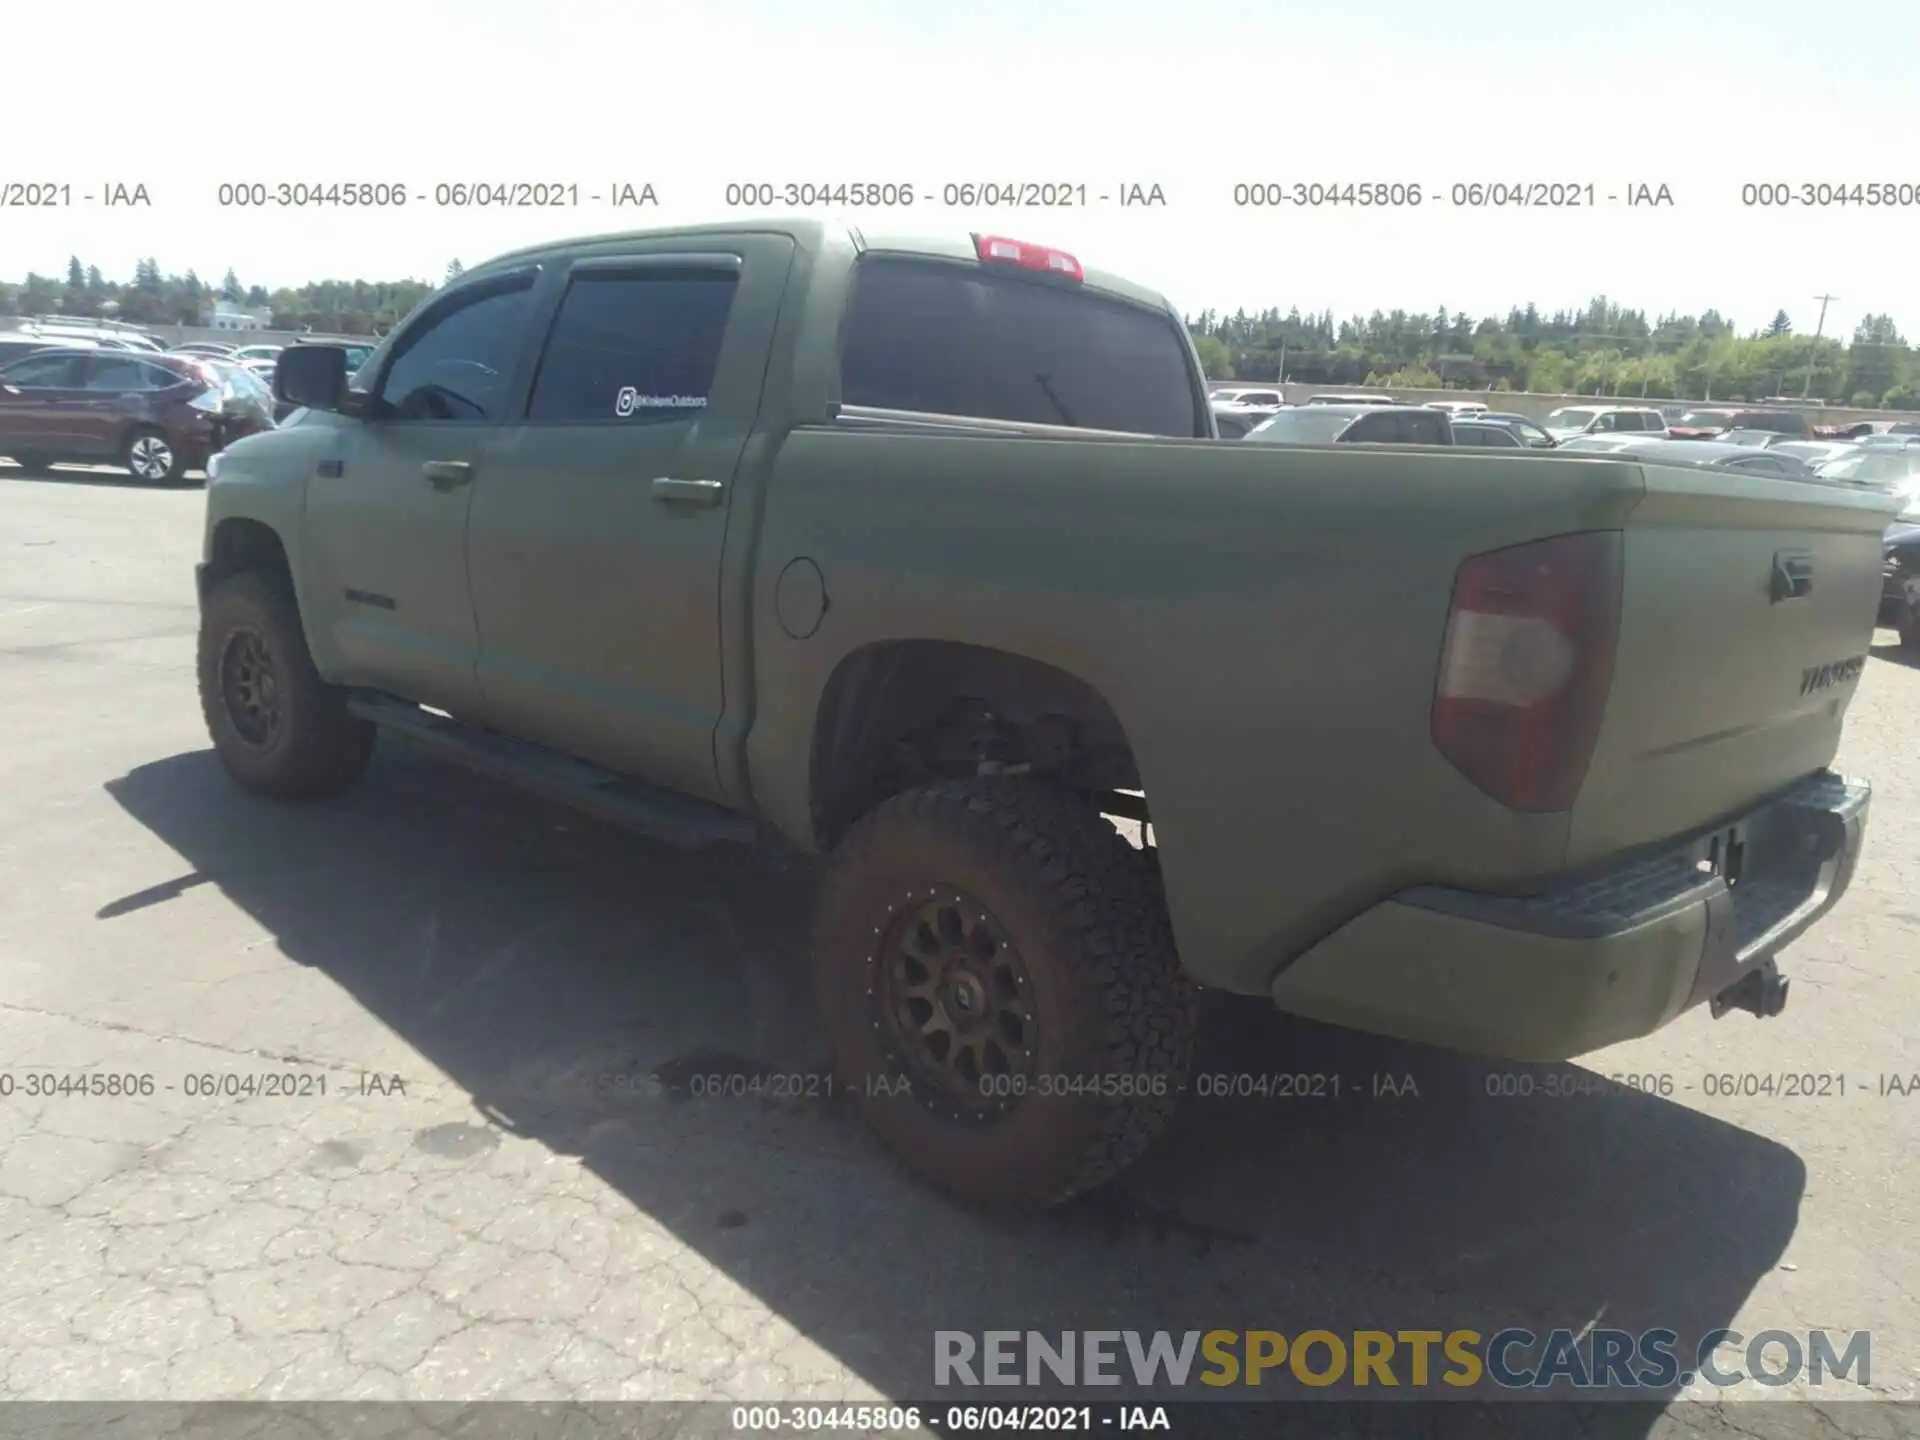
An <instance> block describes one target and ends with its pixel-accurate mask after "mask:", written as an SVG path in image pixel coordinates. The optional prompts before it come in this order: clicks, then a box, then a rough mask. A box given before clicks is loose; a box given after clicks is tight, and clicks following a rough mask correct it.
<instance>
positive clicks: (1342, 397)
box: [1307, 390, 1400, 405]
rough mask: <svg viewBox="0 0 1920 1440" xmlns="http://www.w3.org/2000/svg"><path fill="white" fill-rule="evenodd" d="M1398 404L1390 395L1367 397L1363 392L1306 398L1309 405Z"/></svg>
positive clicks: (1328, 393)
mask: <svg viewBox="0 0 1920 1440" xmlns="http://www.w3.org/2000/svg"><path fill="white" fill-rule="evenodd" d="M1399 403H1400V402H1399V401H1398V400H1396V399H1394V398H1393V396H1391V395H1369V394H1366V393H1365V392H1364V391H1359V392H1355V393H1353V394H1345V393H1342V392H1338V391H1332V390H1330V391H1328V392H1327V393H1326V394H1324V395H1309V396H1308V397H1307V404H1309V405H1398V404H1399Z"/></svg>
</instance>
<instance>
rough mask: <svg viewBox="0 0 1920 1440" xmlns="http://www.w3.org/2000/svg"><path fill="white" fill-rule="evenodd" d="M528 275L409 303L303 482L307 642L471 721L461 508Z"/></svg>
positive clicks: (512, 349)
mask: <svg viewBox="0 0 1920 1440" xmlns="http://www.w3.org/2000/svg"><path fill="white" fill-rule="evenodd" d="M537 278H538V273H537V272H536V271H533V270H527V271H522V272H518V273H514V274H509V275H505V276H493V277H488V278H486V279H475V280H472V281H469V282H468V283H467V284H465V285H463V286H460V287H458V288H456V289H454V290H450V291H448V292H447V294H446V295H445V297H444V298H442V299H440V300H438V301H437V302H436V303H435V304H434V305H433V306H432V307H431V308H430V309H428V310H426V311H424V312H423V313H421V314H420V315H419V316H417V317H416V318H415V319H414V320H413V321H412V322H411V323H410V324H409V325H408V327H407V330H406V332H405V333H404V334H402V335H401V336H399V337H398V338H397V339H396V340H395V342H394V346H393V349H392V351H391V352H390V354H389V356H388V358H387V360H386V361H385V362H384V363H383V365H382V367H381V373H380V374H379V375H377V376H373V377H368V378H369V379H370V384H369V387H368V394H367V395H366V396H365V397H363V401H362V403H361V405H360V415H359V417H358V418H343V419H342V420H340V421H339V422H337V424H336V426H335V434H336V435H337V437H338V446H337V450H336V451H335V452H334V453H333V454H331V455H329V456H327V457H326V458H324V459H322V460H321V462H320V465H319V470H318V473H317V474H316V475H315V476H314V477H313V478H312V480H310V481H309V483H308V488H307V513H306V522H305V527H304V545H305V551H306V553H305V555H304V557H303V565H304V568H305V570H306V574H307V577H308V580H309V583H310V584H311V586H312V587H313V597H312V599H310V600H309V604H310V605H312V608H311V609H310V612H309V613H310V614H312V615H314V616H316V617H324V618H323V619H322V621H321V624H322V628H323V630H324V633H323V634H322V635H321V636H320V637H319V639H320V645H319V646H316V649H322V648H323V649H324V653H325V656H326V658H327V659H328V660H329V661H331V668H332V669H334V670H336V671H337V672H338V673H339V675H340V676H341V678H343V679H345V680H346V681H348V683H351V684H356V685H366V686H371V687H373V688H376V689H382V690H390V691H392V692H393V693H395V694H397V695H401V696H403V697H405V698H406V699H409V700H416V701H419V702H421V703H423V704H427V705H434V706H437V707H439V708H441V709H444V710H447V711H449V712H451V713H453V714H455V715H457V716H459V717H460V718H462V719H469V720H480V719H483V718H484V716H483V713H482V711H483V707H482V703H481V702H482V696H481V691H480V686H479V682H478V680H477V679H476V676H475V665H476V662H477V659H478V656H479V632H478V630H477V629H476V627H475V624H474V611H473V596H472V593H471V590H470V588H469V585H468V581H467V550H466V541H467V521H468V514H469V511H470V509H471V507H472V505H473V501H474V496H475V495H476V494H477V493H478V492H479V490H480V489H481V488H483V487H484V486H485V484H486V483H487V476H486V474H485V471H484V467H483V463H482V455H483V451H484V450H485V447H486V442H487V440H488V439H489V438H490V437H492V436H494V435H497V434H499V433H501V429H502V427H503V425H504V423H505V420H506V417H507V416H508V415H509V414H510V413H512V411H513V410H515V409H516V408H517V406H518V404H519V394H520V393H521V387H522V384H523V382H524V371H525V368H526V364H527V361H528V360H529V358H530V355H531V345H530V343H529V340H530V336H531V334H532V331H531V328H530V327H531V325H532V323H533V319H534V309H535V306H534V298H533V297H534V290H535V282H536V280H537ZM314 600H317V602H318V603H317V604H314V603H313V602H314Z"/></svg>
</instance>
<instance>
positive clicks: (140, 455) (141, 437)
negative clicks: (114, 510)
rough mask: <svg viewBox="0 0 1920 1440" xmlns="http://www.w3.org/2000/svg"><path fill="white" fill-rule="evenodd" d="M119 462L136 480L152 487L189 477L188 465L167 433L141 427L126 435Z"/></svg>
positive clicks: (148, 427) (149, 427)
mask: <svg viewBox="0 0 1920 1440" xmlns="http://www.w3.org/2000/svg"><path fill="white" fill-rule="evenodd" d="M120 463H121V464H122V465H124V466H126V468H127V469H128V470H129V471H131V472H132V474H133V477H134V479H136V480H144V481H146V483H147V484H149V485H171V484H173V483H174V482H175V481H177V480H178V479H179V478H180V477H181V476H182V475H184V474H186V471H187V462H186V457H185V456H183V455H182V454H181V453H180V452H179V450H177V449H176V448H175V447H174V444H173V442H172V441H171V440H169V439H168V438H167V435H166V432H165V431H164V430H157V429H154V428H153V427H152V426H142V427H140V428H139V429H137V430H135V431H134V432H133V433H132V434H130V435H128V436H127V441H126V444H125V446H123V447H122V449H121V451H120Z"/></svg>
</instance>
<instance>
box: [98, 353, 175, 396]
mask: <svg viewBox="0 0 1920 1440" xmlns="http://www.w3.org/2000/svg"><path fill="white" fill-rule="evenodd" d="M86 363H87V369H86V387H87V389H89V390H110V391H115V392H118V393H125V392H127V391H129V390H164V389H166V387H167V386H169V385H178V384H179V383H180V377H179V376H178V375H175V374H173V373H172V372H171V371H167V370H162V369H161V368H160V367H159V366H157V365H149V364H147V363H146V362H145V361H143V360H140V359H138V358H136V357H135V356H133V355H132V354H129V353H124V352H123V353H121V354H116V355H91V356H89V357H88V358H87V362H86Z"/></svg>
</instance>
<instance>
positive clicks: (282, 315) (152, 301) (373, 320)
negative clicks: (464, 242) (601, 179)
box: [0, 256, 460, 335]
mask: <svg viewBox="0 0 1920 1440" xmlns="http://www.w3.org/2000/svg"><path fill="white" fill-rule="evenodd" d="M459 273H460V262H459V261H457V260H455V261H453V262H452V263H451V264H449V265H448V266H447V276H448V278H449V279H451V278H452V277H453V276H455V275H458V274H459ZM434 288H435V287H434V285H433V284H432V283H431V282H430V281H425V280H317V281H312V282H310V283H308V284H305V285H301V286H298V287H293V288H286V287H282V288H279V289H274V290H269V289H267V288H266V287H265V286H263V285H246V284H242V283H241V280H240V277H239V276H238V275H236V274H235V273H234V272H233V271H232V270H228V271H227V273H226V274H225V275H224V276H222V277H221V278H220V279H219V280H217V281H209V280H203V279H202V278H201V277H200V276H199V275H198V274H196V273H195V272H194V271H192V270H189V271H187V272H186V273H185V274H184V275H169V274H165V273H163V272H162V271H161V269H160V262H159V261H158V260H151V259H149V260H142V261H140V262H139V263H138V264H137V265H136V266H135V267H134V273H133V279H132V280H131V281H128V282H122V281H118V280H109V279H107V278H106V277H105V276H103V275H102V274H101V273H100V268H99V267H98V266H97V265H85V264H82V263H81V261H80V258H79V257H78V256H75V257H73V258H71V259H69V260H68V261H67V273H66V276H65V278H64V279H62V278H61V277H59V276H51V275H35V274H29V275H28V276H27V278H26V279H25V280H23V281H21V282H19V283H17V284H9V283H7V282H6V281H0V315H74V316H85V317H88V318H92V319H105V320H119V321H124V322H125V323H127V324H131V325H195V326H197V325H200V324H202V323H204V322H203V320H202V316H203V314H204V312H205V311H206V309H207V307H208V306H210V305H212V304H213V303H215V302H216V301H220V300H224V301H226V302H228V303H229V304H231V305H237V306H240V307H242V308H244V309H248V310H256V311H261V312H271V318H270V319H268V320H267V322H266V323H267V326H268V328H270V329H274V330H317V331H324V332H328V333H332V334H336V335H378V334H382V333H384V332H385V331H386V330H388V329H390V328H391V327H392V326H394V325H396V324H398V323H399V322H400V320H402V319H403V318H404V317H405V316H406V314H407V312H408V311H410V310H412V309H413V308H414V306H416V305H418V304H419V303H420V302H421V301H422V300H424V299H425V298H426V297H427V296H428V295H431V294H432V293H433V291H434Z"/></svg>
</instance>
